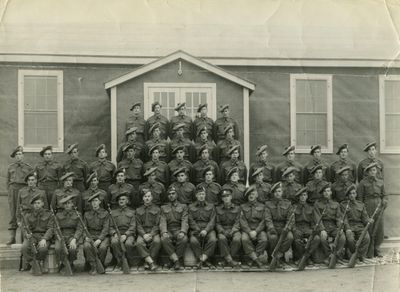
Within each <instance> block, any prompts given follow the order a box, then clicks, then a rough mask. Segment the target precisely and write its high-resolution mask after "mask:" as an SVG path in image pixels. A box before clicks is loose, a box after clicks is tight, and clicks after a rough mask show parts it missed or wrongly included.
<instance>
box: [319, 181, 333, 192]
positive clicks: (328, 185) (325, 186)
mask: <svg viewBox="0 0 400 292" xmlns="http://www.w3.org/2000/svg"><path fill="white" fill-rule="evenodd" d="M330 187H331V184H330V183H328V182H327V183H325V184H324V185H323V186H322V187H321V188H320V189H319V191H318V193H320V194H322V193H323V192H324V191H325V190H326V189H327V188H330Z"/></svg>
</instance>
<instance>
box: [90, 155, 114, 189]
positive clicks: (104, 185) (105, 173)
mask: <svg viewBox="0 0 400 292" xmlns="http://www.w3.org/2000/svg"><path fill="white" fill-rule="evenodd" d="M89 169H90V172H91V173H92V172H97V178H98V180H99V188H100V189H102V190H105V191H107V190H108V187H109V186H110V185H111V183H112V180H113V178H114V172H115V165H114V163H112V162H111V161H108V160H106V159H98V160H97V161H94V162H92V163H91V164H90V166H89Z"/></svg>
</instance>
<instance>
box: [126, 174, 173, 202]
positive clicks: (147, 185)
mask: <svg viewBox="0 0 400 292" xmlns="http://www.w3.org/2000/svg"><path fill="white" fill-rule="evenodd" d="M143 175H144V177H147V181H146V182H144V183H142V184H141V185H140V186H139V197H142V196H143V193H144V192H145V191H144V190H150V191H151V195H152V197H153V200H152V202H153V204H154V205H157V206H161V205H162V203H164V202H165V201H166V198H165V187H164V185H163V184H162V183H160V182H158V181H157V167H152V168H149V169H148V170H147V171H146V172H145V173H144V174H143ZM141 205H143V200H140V202H137V203H135V204H134V205H133V206H134V207H139V206H141Z"/></svg>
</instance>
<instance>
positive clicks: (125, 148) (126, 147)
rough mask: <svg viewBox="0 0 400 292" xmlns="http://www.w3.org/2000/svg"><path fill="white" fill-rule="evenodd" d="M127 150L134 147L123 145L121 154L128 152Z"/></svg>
mask: <svg viewBox="0 0 400 292" xmlns="http://www.w3.org/2000/svg"><path fill="white" fill-rule="evenodd" d="M129 149H135V146H134V145H133V144H130V143H129V144H127V145H125V146H124V147H122V151H123V152H126V151H128V150H129Z"/></svg>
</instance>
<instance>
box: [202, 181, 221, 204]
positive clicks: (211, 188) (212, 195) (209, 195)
mask: <svg viewBox="0 0 400 292" xmlns="http://www.w3.org/2000/svg"><path fill="white" fill-rule="evenodd" d="M197 186H198V187H202V188H204V189H205V191H206V202H207V203H210V204H213V205H214V206H217V205H219V204H220V203H221V198H220V196H219V194H220V192H221V189H222V188H221V186H220V185H219V184H218V183H216V182H211V183H206V182H202V183H200V184H198V185H197Z"/></svg>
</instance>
